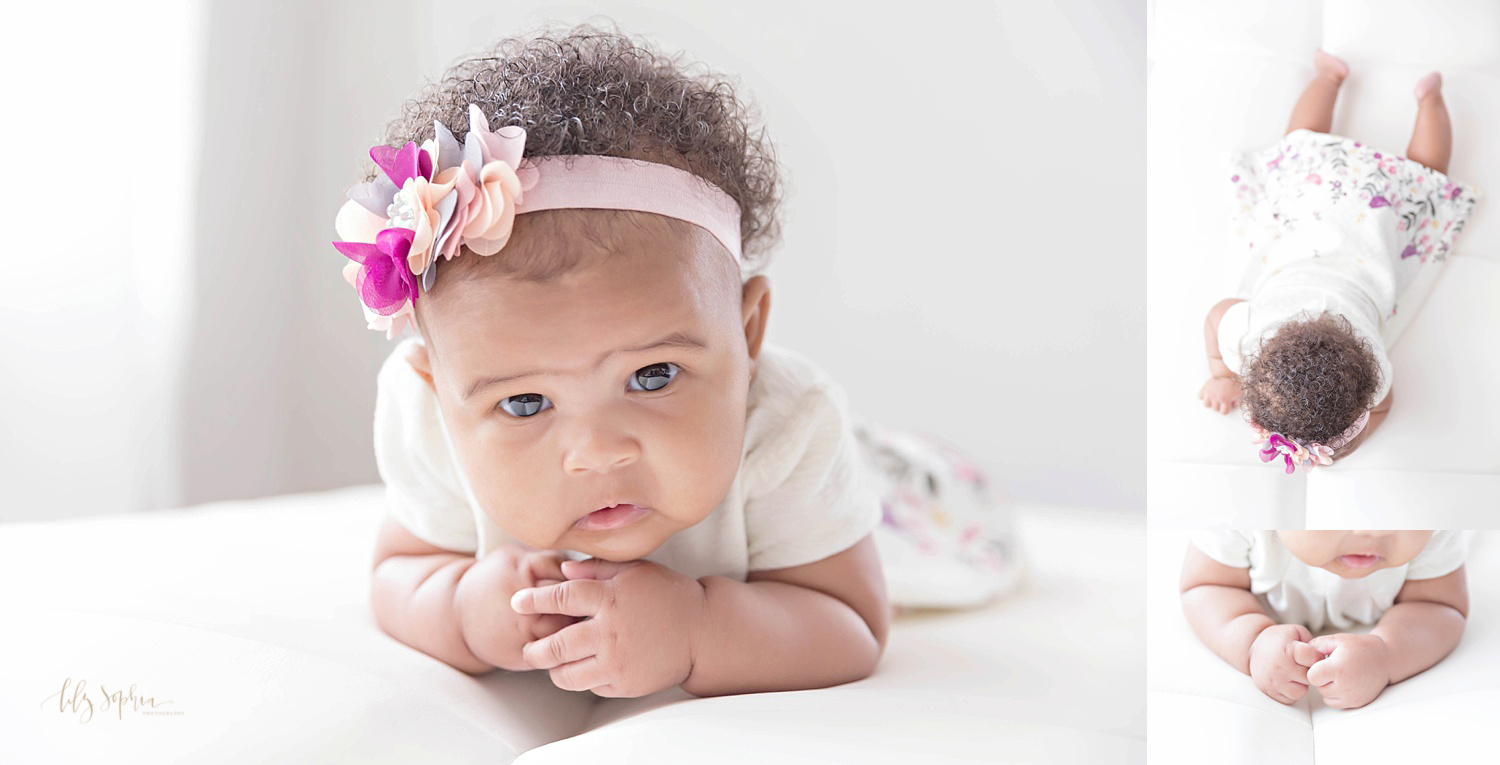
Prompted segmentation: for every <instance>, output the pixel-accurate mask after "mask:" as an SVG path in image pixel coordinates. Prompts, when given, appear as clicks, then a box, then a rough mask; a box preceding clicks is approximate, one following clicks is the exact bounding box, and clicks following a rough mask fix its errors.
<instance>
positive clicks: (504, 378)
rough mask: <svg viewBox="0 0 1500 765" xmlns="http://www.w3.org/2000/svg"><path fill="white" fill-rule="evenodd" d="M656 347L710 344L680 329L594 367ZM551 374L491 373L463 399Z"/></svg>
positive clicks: (603, 357) (601, 360) (606, 355)
mask: <svg viewBox="0 0 1500 765" xmlns="http://www.w3.org/2000/svg"><path fill="white" fill-rule="evenodd" d="M656 348H693V349H696V350H707V348H708V344H707V343H705V342H703V341H702V340H699V339H698V338H697V337H695V336H693V335H690V334H688V333H686V332H683V331H681V330H679V331H677V332H673V333H672V334H670V335H667V336H666V337H663V338H661V339H660V340H657V341H655V342H650V343H646V344H645V345H640V346H636V347H634V348H620V349H617V350H613V351H607V352H606V353H604V354H603V355H601V356H600V357H599V360H598V361H595V362H594V368H595V369H598V368H599V367H601V366H603V365H604V362H606V361H608V360H609V358H610V357H611V356H614V355H615V354H617V353H640V352H641V351H649V350H653V349H656ZM549 374H557V373H556V372H552V371H548V370H545V369H534V370H531V371H529V372H520V373H518V374H510V375H490V376H488V377H481V378H479V379H478V380H475V381H474V384H473V385H471V386H469V392H468V393H465V394H464V398H463V400H464V401H468V400H469V399H470V398H472V397H473V396H474V394H476V393H478V392H479V391H481V390H484V389H485V388H488V387H490V386H492V385H499V384H500V383H504V382H510V381H511V380H519V379H521V378H523V377H536V376H538V375H549Z"/></svg>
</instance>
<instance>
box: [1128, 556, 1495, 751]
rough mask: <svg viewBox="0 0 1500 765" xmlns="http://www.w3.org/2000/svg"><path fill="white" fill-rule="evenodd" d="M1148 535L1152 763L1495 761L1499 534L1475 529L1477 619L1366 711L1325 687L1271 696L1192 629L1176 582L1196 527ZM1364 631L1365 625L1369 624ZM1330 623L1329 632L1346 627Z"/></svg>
mask: <svg viewBox="0 0 1500 765" xmlns="http://www.w3.org/2000/svg"><path fill="white" fill-rule="evenodd" d="M1146 536H1147V540H1146V559H1147V561H1148V562H1147V570H1146V587H1147V594H1146V610H1147V628H1146V639H1147V648H1146V676H1147V677H1146V687H1147V692H1146V699H1147V709H1148V725H1147V735H1148V736H1149V740H1150V743H1149V747H1148V759H1149V761H1150V762H1151V763H1152V765H1178V764H1179V763H1180V764H1183V765H1197V763H1205V762H1224V763H1230V762H1234V763H1244V764H1245V765H1251V764H1258V763H1266V765H1312V763H1314V762H1316V763H1317V764H1318V765H1370V763H1385V762H1441V763H1449V762H1493V761H1494V759H1495V755H1494V752H1493V749H1494V740H1495V731H1494V728H1495V721H1496V720H1500V577H1497V576H1496V572H1497V571H1500V544H1497V541H1500V538H1497V533H1496V532H1487V531H1481V532H1478V533H1477V534H1475V535H1474V542H1473V545H1472V547H1471V550H1470V557H1469V561H1468V563H1467V564H1466V570H1467V572H1468V582H1469V597H1470V608H1469V619H1468V624H1467V626H1466V627H1465V628H1464V635H1463V639H1462V640H1460V641H1459V644H1458V647H1457V648H1455V649H1454V651H1453V653H1451V654H1449V655H1448V657H1447V658H1446V659H1444V660H1442V661H1441V662H1439V663H1438V664H1437V665H1436V666H1434V667H1432V668H1431V669H1429V670H1427V671H1426V672H1423V673H1422V674H1420V675H1417V676H1416V677H1412V678H1409V679H1407V680H1405V681H1403V682H1400V683H1397V684H1396V685H1393V686H1390V687H1388V688H1386V689H1385V690H1384V691H1383V692H1382V693H1381V694H1380V696H1378V697H1377V698H1376V699H1375V700H1374V701H1373V702H1370V704H1368V705H1366V706H1364V707H1361V708H1359V709H1332V708H1330V707H1327V706H1325V705H1324V704H1323V703H1322V697H1321V696H1319V695H1318V694H1317V693H1316V692H1312V693H1309V694H1308V695H1307V696H1305V697H1303V698H1302V700H1300V701H1298V702H1297V703H1296V704H1293V705H1290V706H1287V705H1284V704H1280V703H1278V702H1275V701H1272V700H1271V699H1270V698H1269V697H1267V696H1266V695H1265V694H1263V693H1261V692H1260V691H1259V690H1257V689H1256V688H1255V685H1254V683H1252V682H1251V680H1250V678H1249V677H1248V676H1246V675H1242V674H1240V673H1239V672H1238V671H1237V670H1235V669H1233V668H1231V667H1230V666H1229V665H1228V664H1226V663H1225V662H1224V660H1223V659H1220V658H1219V657H1218V656H1216V655H1214V653H1213V652H1212V651H1210V650H1209V649H1208V648H1207V647H1206V646H1204V645H1203V643H1202V642H1201V641H1199V640H1198V638H1197V636H1195V635H1194V634H1193V633H1192V629H1191V628H1190V627H1188V624H1187V619H1186V618H1185V617H1184V616H1183V614H1182V604H1181V599H1180V597H1179V594H1178V589H1179V588H1178V586H1177V579H1178V575H1179V573H1180V572H1181V568H1182V559H1183V556H1184V555H1185V554H1186V552H1187V545H1188V539H1189V534H1188V533H1187V532H1181V531H1161V530H1152V531H1150V532H1148V533H1147V535H1146ZM1367 629H1368V628H1364V629H1361V630H1358V631H1367ZM1336 631H1337V630H1327V631H1326V632H1330V633H1331V632H1336Z"/></svg>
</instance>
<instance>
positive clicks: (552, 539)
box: [423, 226, 763, 561]
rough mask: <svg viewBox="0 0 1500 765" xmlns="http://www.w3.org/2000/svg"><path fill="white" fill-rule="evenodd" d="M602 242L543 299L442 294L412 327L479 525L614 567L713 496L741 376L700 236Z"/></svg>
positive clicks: (734, 306)
mask: <svg viewBox="0 0 1500 765" xmlns="http://www.w3.org/2000/svg"><path fill="white" fill-rule="evenodd" d="M616 228H618V229H620V230H618V231H614V232H613V235H614V236H615V237H616V240H617V241H616V246H615V247H613V248H612V249H611V254H610V255H609V256H608V257H607V258H604V259H603V260H602V261H599V262H597V264H589V265H585V266H581V267H579V268H576V269H575V270H573V271H571V272H568V273H565V274H563V275H562V276H560V277H558V278H557V279H556V280H554V281H551V282H548V283H535V282H523V281H517V280H514V279H509V278H504V277H497V276H483V275H480V276H478V277H476V278H473V279H470V280H467V281H460V282H456V283H454V284H451V285H445V286H446V287H447V288H448V289H447V290H445V292H443V293H441V294H440V295H439V297H440V299H439V300H438V301H436V302H435V303H433V304H432V305H431V306H429V307H428V308H427V311H428V312H427V313H424V316H423V318H424V323H425V326H424V330H425V331H426V332H427V334H428V337H429V338H430V342H429V347H430V350H431V359H430V360H431V364H432V377H433V387H434V389H435V391H436V392H437V396H438V401H439V405H440V406H441V407H442V411H443V417H444V420H445V422H446V423H447V425H448V429H449V435H450V437H451V438H452V439H453V445H454V449H455V451H456V452H457V455H458V459H459V462H460V463H461V464H462V466H463V469H464V471H465V474H466V475H467V477H468V479H469V482H470V486H471V487H472V489H473V491H474V495H475V499H476V500H478V502H479V503H480V506H481V507H483V508H484V510H485V512H486V513H487V514H488V515H489V517H490V518H491V519H492V520H493V521H494V522H495V523H496V525H498V526H499V527H500V528H501V529H503V530H504V531H505V532H506V533H508V534H510V535H511V536H512V537H515V538H516V539H517V540H518V541H520V542H522V543H524V544H527V545H530V546H532V547H535V548H540V549H571V550H578V551H580V552H583V553H587V554H588V555H591V556H594V557H600V558H606V559H610V560H621V561H623V560H631V559H635V558H640V557H642V556H644V555H646V554H648V553H650V552H651V551H653V550H655V549H656V548H657V547H658V546H660V545H661V543H662V542H664V541H665V540H666V539H667V537H669V536H671V535H672V534H673V533H675V532H677V531H680V530H682V529H685V528H687V527H689V526H692V525H694V524H696V523H698V522H699V521H701V520H703V519H704V518H706V517H707V516H708V515H709V514H710V513H712V512H713V510H714V508H715V507H716V506H717V505H718V503H719V502H720V501H721V500H722V499H723V498H724V496H725V494H726V493H727V492H728V490H729V485H730V483H731V481H733V479H734V476H735V474H736V472H737V471H738V470H739V466H740V457H741V449H742V447H743V442H744V429H745V411H746V396H747V393H748V389H749V385H750V379H751V376H752V374H753V369H754V366H753V363H754V362H753V359H752V357H751V355H750V351H749V344H748V343H747V341H746V330H745V321H744V315H745V313H747V311H743V310H742V307H741V283H740V278H739V271H738V268H737V266H736V265H735V263H734V261H733V260H732V259H731V258H730V257H729V256H728V255H727V254H726V253H725V252H724V250H723V249H722V248H721V246H720V245H719V244H718V243H717V241H716V240H714V239H713V237H712V236H710V235H709V234H707V233H706V232H702V231H701V230H699V229H697V228H696V227H689V228H691V229H692V231H693V235H692V236H687V237H684V236H675V237H674V236H673V235H671V233H670V232H669V231H668V230H666V229H661V230H655V231H642V230H640V229H639V228H636V227H633V226H617V227H616ZM651 228H653V229H655V228H657V227H654V226H653V227H651ZM520 233H521V229H520V228H519V227H518V228H517V234H518V235H519V234H520ZM518 240H520V237H519V236H517V237H515V238H513V239H512V241H511V243H510V244H509V245H507V249H506V250H502V251H501V252H500V253H498V254H496V255H493V256H490V257H497V258H500V257H505V256H506V252H507V250H509V248H510V247H512V246H517V245H524V242H523V241H518ZM574 245H576V246H580V247H592V246H594V245H592V244H589V243H588V242H586V241H584V240H580V241H578V242H574V243H566V242H565V243H563V246H574ZM460 257H479V256H477V255H474V254H472V253H465V254H463V255H461V256H460ZM439 269H440V270H439V279H441V276H442V275H441V265H440V266H439ZM757 279H759V277H757ZM761 281H762V282H763V280H761ZM476 386H477V387H476ZM615 505H618V506H620V507H616V508H615V509H614V510H611V511H608V512H596V511H602V510H604V509H605V508H609V507H611V506H615ZM628 505H634V506H635V507H634V508H632V507H628Z"/></svg>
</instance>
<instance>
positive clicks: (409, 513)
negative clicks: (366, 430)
mask: <svg viewBox="0 0 1500 765" xmlns="http://www.w3.org/2000/svg"><path fill="white" fill-rule="evenodd" d="M416 342H419V341H417V340H416V339H415V338H411V339H408V340H406V341H404V342H402V343H401V344H400V345H399V346H397V347H396V349H395V351H393V352H392V353H391V355H390V356H389V357H387V358H386V360H385V363H384V364H383V365H382V366H381V368H380V374H379V375H378V377H377V378H376V393H375V466H376V468H378V469H379V471H380V479H381V480H382V481H384V482H385V495H386V507H387V510H388V512H389V513H390V515H391V517H393V518H395V519H396V521H397V522H399V523H400V524H401V525H402V526H405V527H406V529H407V530H408V531H410V532H411V533H412V535H413V536H415V537H417V538H418V539H421V540H423V541H425V542H427V543H428V544H433V545H436V546H438V547H441V548H443V549H445V550H452V551H453V552H462V553H473V552H476V551H477V550H478V549H479V532H478V530H477V528H476V526H475V522H474V512H473V510H472V508H471V507H470V505H469V503H468V500H467V499H466V498H465V497H464V493H463V484H462V483H460V479H459V476H458V473H457V471H456V470H455V469H454V465H453V461H452V459H451V456H450V454H449V452H448V444H447V440H446V438H445V437H444V435H443V431H442V428H441V424H440V422H439V420H438V417H439V414H438V401H437V394H436V393H434V392H433V390H432V388H431V386H429V385H428V384H427V381H426V380H425V379H423V377H422V376H421V375H419V374H417V371H416V370H415V369H413V368H412V366H411V364H410V363H408V362H407V361H406V354H407V352H408V351H409V350H410V348H411V346H412V344H414V343H416Z"/></svg>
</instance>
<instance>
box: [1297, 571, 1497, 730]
mask: <svg viewBox="0 0 1500 765" xmlns="http://www.w3.org/2000/svg"><path fill="white" fill-rule="evenodd" d="M1468 611H1469V593H1468V588H1467V585H1466V583H1465V581H1464V570H1463V568H1462V567H1460V568H1459V569H1458V570H1457V571H1454V572H1453V573H1451V574H1448V575H1446V576H1440V577H1438V578H1436V579H1414V580H1411V581H1408V582H1407V583H1406V584H1405V585H1403V586H1402V588H1401V592H1400V593H1398V594H1397V595H1396V604H1395V605H1393V606H1391V607H1390V608H1389V609H1388V610H1386V612H1385V614H1384V615H1382V616H1381V617H1380V622H1379V623H1377V624H1376V625H1375V629H1373V630H1370V633H1369V634H1367V635H1354V634H1347V633H1339V634H1337V635H1325V636H1323V637H1320V638H1317V639H1315V640H1313V641H1312V644H1313V647H1314V648H1316V649H1317V650H1318V651H1319V652H1320V653H1322V654H1324V655H1326V656H1327V657H1328V658H1327V659H1325V660H1324V661H1322V662H1319V663H1318V664H1317V666H1315V667H1313V668H1311V669H1309V670H1308V672H1307V679H1308V682H1310V683H1311V684H1312V685H1313V686H1314V687H1316V688H1317V689H1318V692H1319V693H1321V694H1323V701H1324V702H1325V703H1327V704H1328V706H1330V707H1334V708H1336V709H1353V708H1355V707H1362V706H1364V705H1366V704H1368V703H1370V702H1371V701H1374V700H1375V697H1377V696H1379V695H1380V692H1381V691H1383V690H1385V687H1386V686H1387V685H1393V684H1395V683H1399V682H1401V681H1402V680H1405V679H1407V678H1408V677H1411V676H1413V675H1416V674H1419V673H1421V672H1423V671H1425V670H1427V669H1428V668H1429V667H1431V666H1432V665H1434V664H1436V663H1438V662H1439V661H1441V660H1442V659H1443V657H1444V656H1447V655H1448V653H1449V652H1450V651H1452V650H1453V647H1454V646H1455V645H1457V644H1458V639H1459V636H1461V635H1462V634H1463V631H1464V619H1465V617H1466V616H1467V614H1468Z"/></svg>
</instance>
